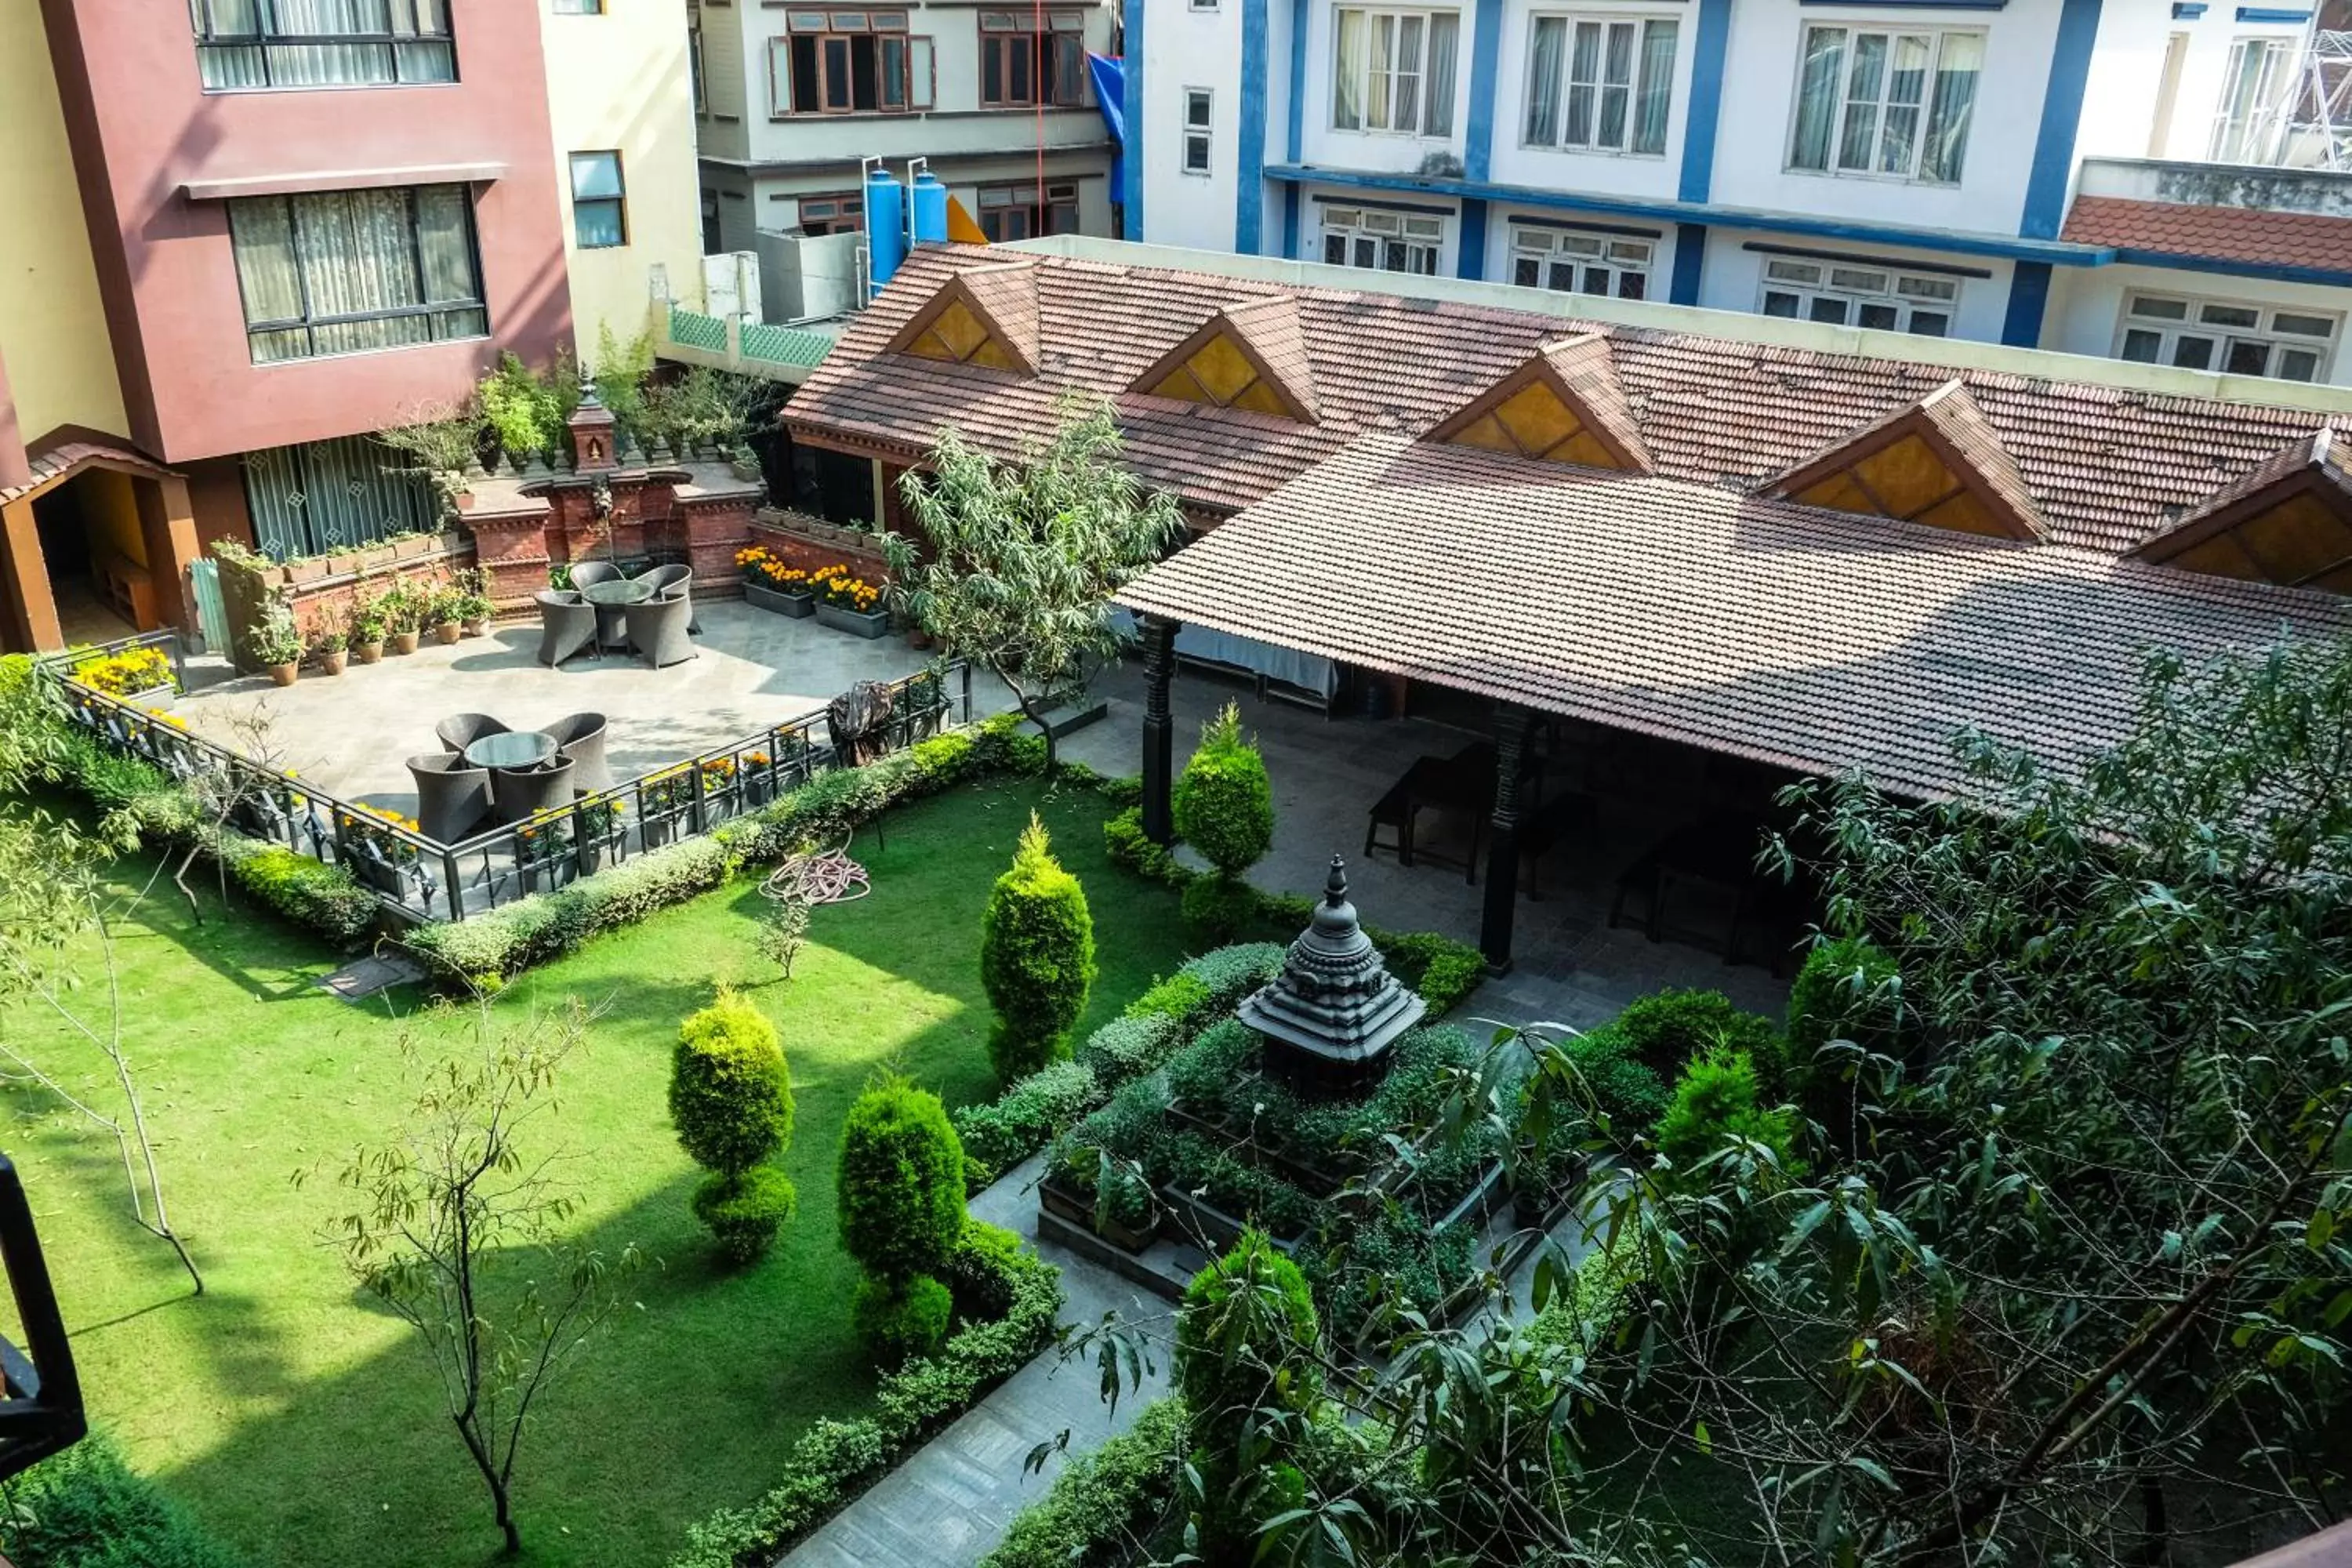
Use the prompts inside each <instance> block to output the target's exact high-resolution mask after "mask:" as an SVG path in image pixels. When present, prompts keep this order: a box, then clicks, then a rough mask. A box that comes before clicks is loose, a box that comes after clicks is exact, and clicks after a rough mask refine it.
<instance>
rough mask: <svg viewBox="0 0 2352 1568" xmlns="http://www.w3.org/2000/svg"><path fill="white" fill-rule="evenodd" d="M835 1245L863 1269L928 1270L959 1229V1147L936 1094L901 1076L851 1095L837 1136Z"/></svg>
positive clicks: (904, 1274) (905, 1273)
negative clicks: (837, 1228)
mask: <svg viewBox="0 0 2352 1568" xmlns="http://www.w3.org/2000/svg"><path fill="white" fill-rule="evenodd" d="M839 1193H840V1211H841V1245H842V1248H843V1250H845V1251H846V1252H847V1253H848V1254H849V1255H850V1257H852V1258H856V1260H857V1262H858V1266H859V1267H860V1268H864V1269H865V1270H866V1272H867V1273H868V1274H871V1275H875V1276H877V1278H879V1279H908V1278H911V1277H912V1276H914V1275H917V1274H936V1273H938V1272H939V1271H940V1269H941V1268H943V1267H945V1265H946V1263H947V1259H948V1256H949V1254H950V1252H952V1251H953V1250H954V1249H955V1246H956V1243H957V1242H958V1241H959V1240H961V1237H962V1236H963V1228H964V1209H963V1145H962V1144H961V1143H960V1142H957V1141H956V1135H955V1128H954V1127H953V1126H951V1125H950V1123H949V1121H948V1113H947V1110H946V1108H945V1107H943V1106H941V1105H940V1097H939V1096H938V1095H935V1094H931V1093H929V1092H928V1091H926V1090H924V1089H917V1088H916V1087H915V1086H914V1085H913V1084H911V1083H909V1082H908V1081H907V1080H906V1079H902V1078H901V1079H886V1080H885V1081H883V1082H881V1083H879V1084H877V1085H876V1086H875V1087H874V1088H872V1089H867V1090H866V1092H865V1093H864V1094H862V1095H860V1096H858V1098H857V1103H856V1104H855V1105H853V1106H851V1107H850V1108H849V1119H848V1121H847V1123H846V1125H845V1126H844V1127H843V1129H842V1133H841V1171H840V1179H839Z"/></svg>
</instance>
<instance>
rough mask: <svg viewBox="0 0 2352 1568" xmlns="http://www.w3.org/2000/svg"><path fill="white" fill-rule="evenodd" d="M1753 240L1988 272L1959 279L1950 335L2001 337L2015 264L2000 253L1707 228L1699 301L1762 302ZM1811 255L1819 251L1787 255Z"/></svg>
mask: <svg viewBox="0 0 2352 1568" xmlns="http://www.w3.org/2000/svg"><path fill="white" fill-rule="evenodd" d="M1756 245H1774V246H1784V247H1790V248H1794V249H1801V250H1806V251H1811V252H1823V251H1834V252H1836V253H1838V254H1840V255H1842V256H1847V257H1852V258H1866V259H1865V260H1863V261H1861V262H1860V264H1861V265H1865V266H1880V265H1884V266H1889V267H1900V266H1901V265H1902V264H1903V263H1904V262H1906V261H1925V262H1930V263H1933V264H1935V265H1937V266H1939V267H1955V266H1965V267H1967V268H1969V270H1971V271H1976V272H1984V273H1987V274H1990V276H1987V277H1981V278H1977V277H1969V278H1963V279H1960V280H1959V287H1960V297H1959V300H1958V306H1957V308H1956V310H1954V312H1953V322H1952V324H1953V331H1952V335H1953V336H1954V337H1959V338H1974V339H1977V340H1978V341H1979V342H2000V328H2001V319H2002V317H2003V316H2004V315H2005V314H2006V313H2007V311H2008V309H2009V287H2010V280H2011V274H2012V272H2013V271H2014V267H2015V264H2014V263H2012V262H2008V261H2003V260H2000V259H1999V258H1992V257H1983V256H1952V255H1948V254H1946V253H1944V252H1939V251H1934V250H1927V249H1917V248H1912V247H1905V246H1896V245H1869V246H1853V247H1840V246H1838V245H1837V244H1836V243H1835V242H1834V241H1825V240H1822V239H1820V238H1817V237H1810V236H1806V235H1801V234H1775V233H1771V232H1769V231H1768V232H1765V233H1761V234H1759V233H1755V232H1752V231H1745V230H1737V229H1727V228H1716V229H1710V230H1708V231H1707V244H1706V271H1705V272H1704V273H1703V274H1702V275H1701V286H1700V289H1699V300H1698V302H1699V303H1700V304H1701V305H1702V306H1704V307H1706V308H1707V309H1709V310H1748V311H1754V310H1757V309H1759V306H1760V304H1761V302H1762V300H1761V295H1762V289H1763V280H1764V263H1765V261H1766V259H1767V258H1768V256H1767V253H1766V252H1763V251H1759V250H1754V249H1750V248H1748V247H1750V246H1756ZM1789 259H1791V260H1805V261H1811V260H1817V259H1819V257H1818V255H1808V256H1802V257H1791V258H1789Z"/></svg>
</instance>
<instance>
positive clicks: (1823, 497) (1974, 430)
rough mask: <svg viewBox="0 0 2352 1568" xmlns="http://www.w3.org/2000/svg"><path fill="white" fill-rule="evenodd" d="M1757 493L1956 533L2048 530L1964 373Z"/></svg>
mask: <svg viewBox="0 0 2352 1568" xmlns="http://www.w3.org/2000/svg"><path fill="white" fill-rule="evenodd" d="M1757 489H1758V491H1759V493H1760V494H1763V495H1769V496H1777V497H1780V498H1781V499H1783V500H1792V501H1795V502H1797V503H1798V504H1799V505H1801V506H1819V507H1828V508H1831V509H1832V510H1837V511H1852V512H1860V513H1862V514H1864V516H1868V517H1889V518H1897V519H1900V520H1901V521H1905V522H1923V523H1926V524H1927V525H1928V526H1929V527H1931V528H1948V529H1950V530H1952V531H1954V532H1956V533H1977V534H1983V535H1986V536H1988V537H1990V538H1993V539H2021V540H2038V539H2040V538H2042V536H2043V535H2044V534H2045V533H2046V532H2047V531H2048V525H2047V524H2046V523H2044V522H2043V521H2042V511H2041V509H2040V508H2039V507H2037V506H2036V505H2035V504H2034V501H2033V492H2032V491H2031V490H2029V489H2026V488H2025V480H2024V478H2023V477H2022V476H2021V475H2020V474H2019V473H2018V471H2017V464H2016V463H2015V461H2013V460H2012V459H2011V457H2010V455H2009V450H2008V448H2007V447H2003V446H2002V445H2001V444H2000V437H1999V436H1997V435H1995V434H1994V433H1993V428H1992V426H1991V425H1990V424H1989V423H1988V422H1987V421H1986V419H1985V416H1984V410H1982V409H1981V408H1979V407H1978V406H1977V403H1976V399H1975V398H1973V397H1970V396H1969V389H1968V387H1967V386H1966V385H1964V384H1962V383H1960V382H1959V381H1958V380H1957V379H1956V380H1952V381H1948V382H1946V383H1944V384H1943V385H1941V386H1939V387H1937V389H1936V390H1935V391H1933V392H1931V393H1929V394H1928V395H1927V396H1925V397H1923V398H1921V399H1920V400H1919V401H1918V402H1916V403H1914V404H1910V405H1906V406H1905V407H1902V408H1898V409H1896V410H1895V412H1894V413H1892V414H1890V415H1888V416H1886V417H1885V418H1884V419H1881V420H1879V421H1877V422H1876V423H1875V424H1873V425H1868V426H1864V427H1863V428H1862V429H1861V430H1858V431H1856V432H1855V433H1854V434H1853V435H1851V436H1848V437H1844V438H1843V439H1842V440H1839V441H1837V442H1836V443H1834V444H1833V445H1832V446H1830V447H1827V448H1825V449H1824V450H1822V451H1821V452H1819V453H1816V454H1815V455H1814V456H1812V457H1811V458H1806V459H1805V460H1804V461H1803V462H1801V463H1799V464H1798V465H1797V466H1796V467H1795V468H1790V469H1787V470H1785V471H1784V472H1782V473H1780V474H1779V475H1777V476H1775V477H1774V478H1772V479H1767V480H1765V481H1764V483H1763V484H1761V485H1759V486H1758V487H1757Z"/></svg>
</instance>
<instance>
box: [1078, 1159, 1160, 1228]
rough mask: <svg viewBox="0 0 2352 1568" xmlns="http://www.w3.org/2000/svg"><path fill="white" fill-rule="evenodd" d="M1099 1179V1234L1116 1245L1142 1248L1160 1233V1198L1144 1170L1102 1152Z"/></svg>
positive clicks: (1095, 1216)
mask: <svg viewBox="0 0 2352 1568" xmlns="http://www.w3.org/2000/svg"><path fill="white" fill-rule="evenodd" d="M1102 1161H1103V1165H1102V1170H1101V1172H1100V1173H1098V1174H1097V1177H1096V1182H1095V1205H1094V1213H1093V1214H1092V1215H1088V1216H1087V1217H1088V1218H1089V1219H1090V1220H1091V1221H1092V1222H1093V1224H1094V1227H1095V1234H1096V1235H1097V1236H1099V1237H1102V1238H1103V1239H1104V1240H1105V1241H1108V1242H1109V1243H1110V1244H1111V1245H1112V1246H1113V1247H1124V1248H1126V1249H1127V1250H1128V1251H1129V1252H1141V1251H1142V1250H1143V1249H1144V1248H1145V1247H1150V1245H1151V1244H1152V1242H1153V1241H1154V1240H1155V1239H1157V1238H1158V1237H1159V1235H1160V1200H1159V1199H1158V1198H1157V1197H1155V1196H1154V1195H1153V1194H1152V1191H1151V1184H1150V1182H1148V1181H1146V1180H1144V1178H1143V1173H1142V1172H1141V1171H1139V1170H1138V1169H1137V1168H1136V1167H1135V1166H1134V1165H1132V1164H1130V1163H1128V1162H1127V1161H1124V1160H1118V1159H1113V1158H1112V1157H1110V1156H1109V1155H1108V1154H1106V1155H1104V1156H1102Z"/></svg>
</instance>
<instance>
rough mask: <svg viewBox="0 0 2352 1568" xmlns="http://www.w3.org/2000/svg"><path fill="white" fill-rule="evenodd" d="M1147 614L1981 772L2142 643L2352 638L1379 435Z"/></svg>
mask: <svg viewBox="0 0 2352 1568" xmlns="http://www.w3.org/2000/svg"><path fill="white" fill-rule="evenodd" d="M1118 601H1119V603H1120V604H1122V605H1126V606H1128V607H1129V608H1130V609H1133V610H1136V611H1139V612H1141V613H1147V614H1153V615H1160V616H1169V617H1171V618H1173V619H1176V620H1179V621H1182V622H1187V623H1192V624H1197V625H1201V626H1213V627H1215V628H1217V629H1218V630H1221V631H1225V632H1230V633H1234V634H1235V635H1238V636H1242V637H1257V638H1261V639H1263V640H1265V641H1267V642H1273V643H1278V644H1281V645H1282V646H1284V647H1295V648H1299V649H1302V650H1305V651H1307V652H1309V653H1315V654H1319V655H1322V656H1323V657H1325V658H1334V659H1339V660H1343V661H1346V662H1348V663H1351V664H1356V665H1360V666H1363V667H1365V668H1370V669H1375V670H1381V671H1384V672H1387V673H1390V674H1395V675H1402V676H1405V677H1408V678H1409V679H1415V680H1422V681H1428V682H1431V683H1433V684H1435V685H1439V686H1444V687H1448V688H1452V689H1455V690H1460V691H1465V692H1470V693H1473V694H1476V695H1480V696H1485V697H1489V698H1494V699H1496V700H1503V701H1508V702H1517V703H1520V704H1523V705H1525V706H1526V707H1528V708H1530V709H1533V710H1538V711H1539V712H1546V713H1554V714H1560V715H1565V716H1568V717H1571V718H1576V719H1580V720H1585V721H1591V722H1595V723H1600V724H1606V725H1610V726H1612V727H1615V728H1620V729H1624V730H1630V731H1639V732H1642V733H1646V734H1651V735H1656V736H1660V737H1663V738H1665V739H1669V740H1674V741H1678V742H1686V743H1689V744H1692V745H1696V746H1700V747H1704V748H1706V749H1707V750H1711V751H1717V752H1726V753H1728V754H1731V755H1736V756H1742V757H1748V758H1751V759H1753V760H1756V761H1759V762H1765V763H1773V764H1775V765H1779V766H1784V767H1790V768H1795V769H1799V770H1802V771H1806V772H1816V773H1834V772H1839V771H1843V770H1844V769H1847V768H1861V769H1864V770H1866V771H1867V772H1868V773H1871V774H1872V775H1873V776H1874V777H1875V778H1877V779H1878V780H1879V781H1880V782H1881V783H1883V784H1886V785H1888V786H1889V787H1892V788H1895V789H1899V790H1903V791H1906V792H1910V793H1917V794H1924V795H1944V794H1949V793H1952V792H1953V791H1955V790H1956V789H1957V788H1958V785H1959V783H1960V771H1959V769H1958V765H1957V764H1956V763H1955V761H1954V758H1953V755H1952V751H1951V741H1952V737H1953V736H1954V734H1955V733H1956V732H1957V731H1960V730H1961V729H1963V728H1966V727H1971V726H1973V727H1975V728H1978V729H1981V730H1984V731H1988V732H1990V734H1992V735H1994V736H1996V737H1998V738H2000V739H2002V740H2006V741H2011V742H2020V743H2023V744H2026V745H2030V746H2032V748H2034V749H2035V750H2036V751H2037V752H2040V753H2041V754H2042V755H2043V756H2044V757H2046V758H2048V759H2050V760H2052V761H2055V762H2060V763H2079V762H2080V761H2081V760H2083V759H2084V758H2085V757H2087V756H2088V755H2089V754H2090V753H2091V752H2095V751H2096V750H2098V749H2100V748H2103V747H2105V746H2107V745H2109V744H2112V743H2113V742H2116V741H2117V740H2118V739H2120V738H2121V737H2122V735H2123V734H2124V732H2125V731H2126V727H2127V726H2128V724H2129V722H2130V720H2131V715H2132V712H2133V708H2134V703H2135V700H2136V698H2137V692H2138V689H2139V676H2140V667H2141V659H2142V656H2143V653H2144V652H2145V651H2146V650H2147V649H2149V648H2151V647H2172V648H2176V649H2179V650H2180V651H2181V652H2183V653H2184V654H2186V655H2188V656H2189V657H2191V658H2197V657H2200V656H2204V655H2208V654H2210V653H2213V652H2217V651H2220V650H2221V649H2223V648H2225V647H2254V646H2259V645H2261V644H2263V643H2264V642H2267V641H2269V640H2271V639H2273V637H2276V636H2278V635H2279V633H2280V632H2281V631H2282V630H2288V631H2293V632H2295V633H2298V634H2302V635H2307V636H2323V635H2341V634H2344V633H2346V632H2352V602H2347V600H2345V599H2343V598H2341V597H2338V596H2336V595H2326V594H2320V593H2315V592H2307V591H2296V590H2289V589H2278V588H2273V587H2269V586H2267V585H2263V584H2245V583H2235V582H2225V581H2221V580H2219V579H2215V578H2209V577H2202V576H2198V575H2195V574H2189V573H2183V572H2178V571H2169V570H2166V569H2164V568H2161V567H2152V566H2148V565H2145V564H2142V563H2136V562H2129V561H2119V560H2116V559H2114V558H2112V557H2109V556H2105V555H2103V554H2099V553H2095V552H2090V551H2085V550H2079V549H2073V548H2068V547H2064V546H2059V545H2051V544H2042V543H2026V542H2014V541H2007V540H1994V539H1980V538H1975V537H1970V536H1966V535H1961V534H1956V533H1953V532H1950V531H1946V530H1940V529H1934V528H1928V527H1924V526H1920V525H1916V524H1912V523H1905V522H1897V521H1888V520H1885V519H1883V518H1874V517H1861V516H1854V515H1850V514H1845V513H1837V512H1830V511H1824V510H1815V509H1811V508H1806V507H1798V506H1794V505H1790V504H1789V503H1785V502H1780V501H1774V500H1765V499H1761V498H1758V497H1753V496H1743V495H1740V494H1738V493H1735V492H1733V491H1730V490H1727V489H1713V488H1709V487H1706V486H1700V485H1693V484H1687V483H1682V482H1678V481H1673V480H1665V479H1654V478H1644V477H1640V476H1629V475H1614V474H1606V473H1601V472H1598V471H1594V470H1563V469H1562V468H1560V467H1559V465H1545V464H1536V463H1530V462H1528V461H1525V460H1523V459H1518V458H1507V457H1502V456H1498V455H1496V454H1493V453H1488V452H1484V451H1480V450H1476V449H1475V448H1470V447H1447V446H1432V445H1427V444H1416V443H1413V442H1411V441H1408V440H1407V439H1405V438H1404V437H1400V436H1394V435H1377V436H1368V437H1362V438H1360V439H1359V440H1357V441H1356V442H1355V443H1353V444H1352V445H1351V446H1349V447H1348V449H1347V450H1345V451H1344V452H1342V453H1341V454H1339V456H1338V457H1336V458H1332V459H1331V460H1330V461H1328V462H1327V463H1324V464H1323V465H1321V466H1320V467H1318V468H1315V469H1313V470H1312V471H1310V472H1308V473H1307V474H1306V475H1305V476H1303V477H1302V478H1300V479H1297V480H1295V481H1294V482H1293V483H1291V484H1289V485H1288V486H1286V487H1285V488H1284V489H1280V490H1278V491H1276V493H1275V494H1274V495H1272V496H1269V497H1268V498H1266V499H1265V500H1262V501H1260V502H1258V503H1257V504H1256V505H1255V506H1252V507H1250V508H1249V509H1247V510H1244V511H1243V512H1242V513H1240V514H1239V515H1237V516H1236V517H1234V519H1232V520H1231V521H1227V522H1225V523H1223V524H1222V525H1220V526H1219V527H1217V528H1216V529H1214V530H1213V531H1210V532H1209V533H1208V534H1207V535H1206V536H1205V537H1203V538H1202V539H1201V540H1199V541H1198V542H1194V543H1192V544H1191V545H1189V546H1188V547H1186V548H1185V549H1184V550H1182V551H1181V552H1178V553H1177V554H1176V555H1174V556H1172V557H1171V558H1170V559H1169V560H1167V561H1165V562H1162V563H1160V565H1158V566H1156V567H1154V568H1153V569H1152V570H1151V571H1150V572H1149V573H1147V574H1144V575H1143V576H1142V577H1141V578H1139V579H1138V580H1137V581H1136V582H1135V583H1133V584H1129V586H1128V588H1127V589H1126V590H1125V591H1124V592H1122V593H1121V594H1120V595H1118Z"/></svg>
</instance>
